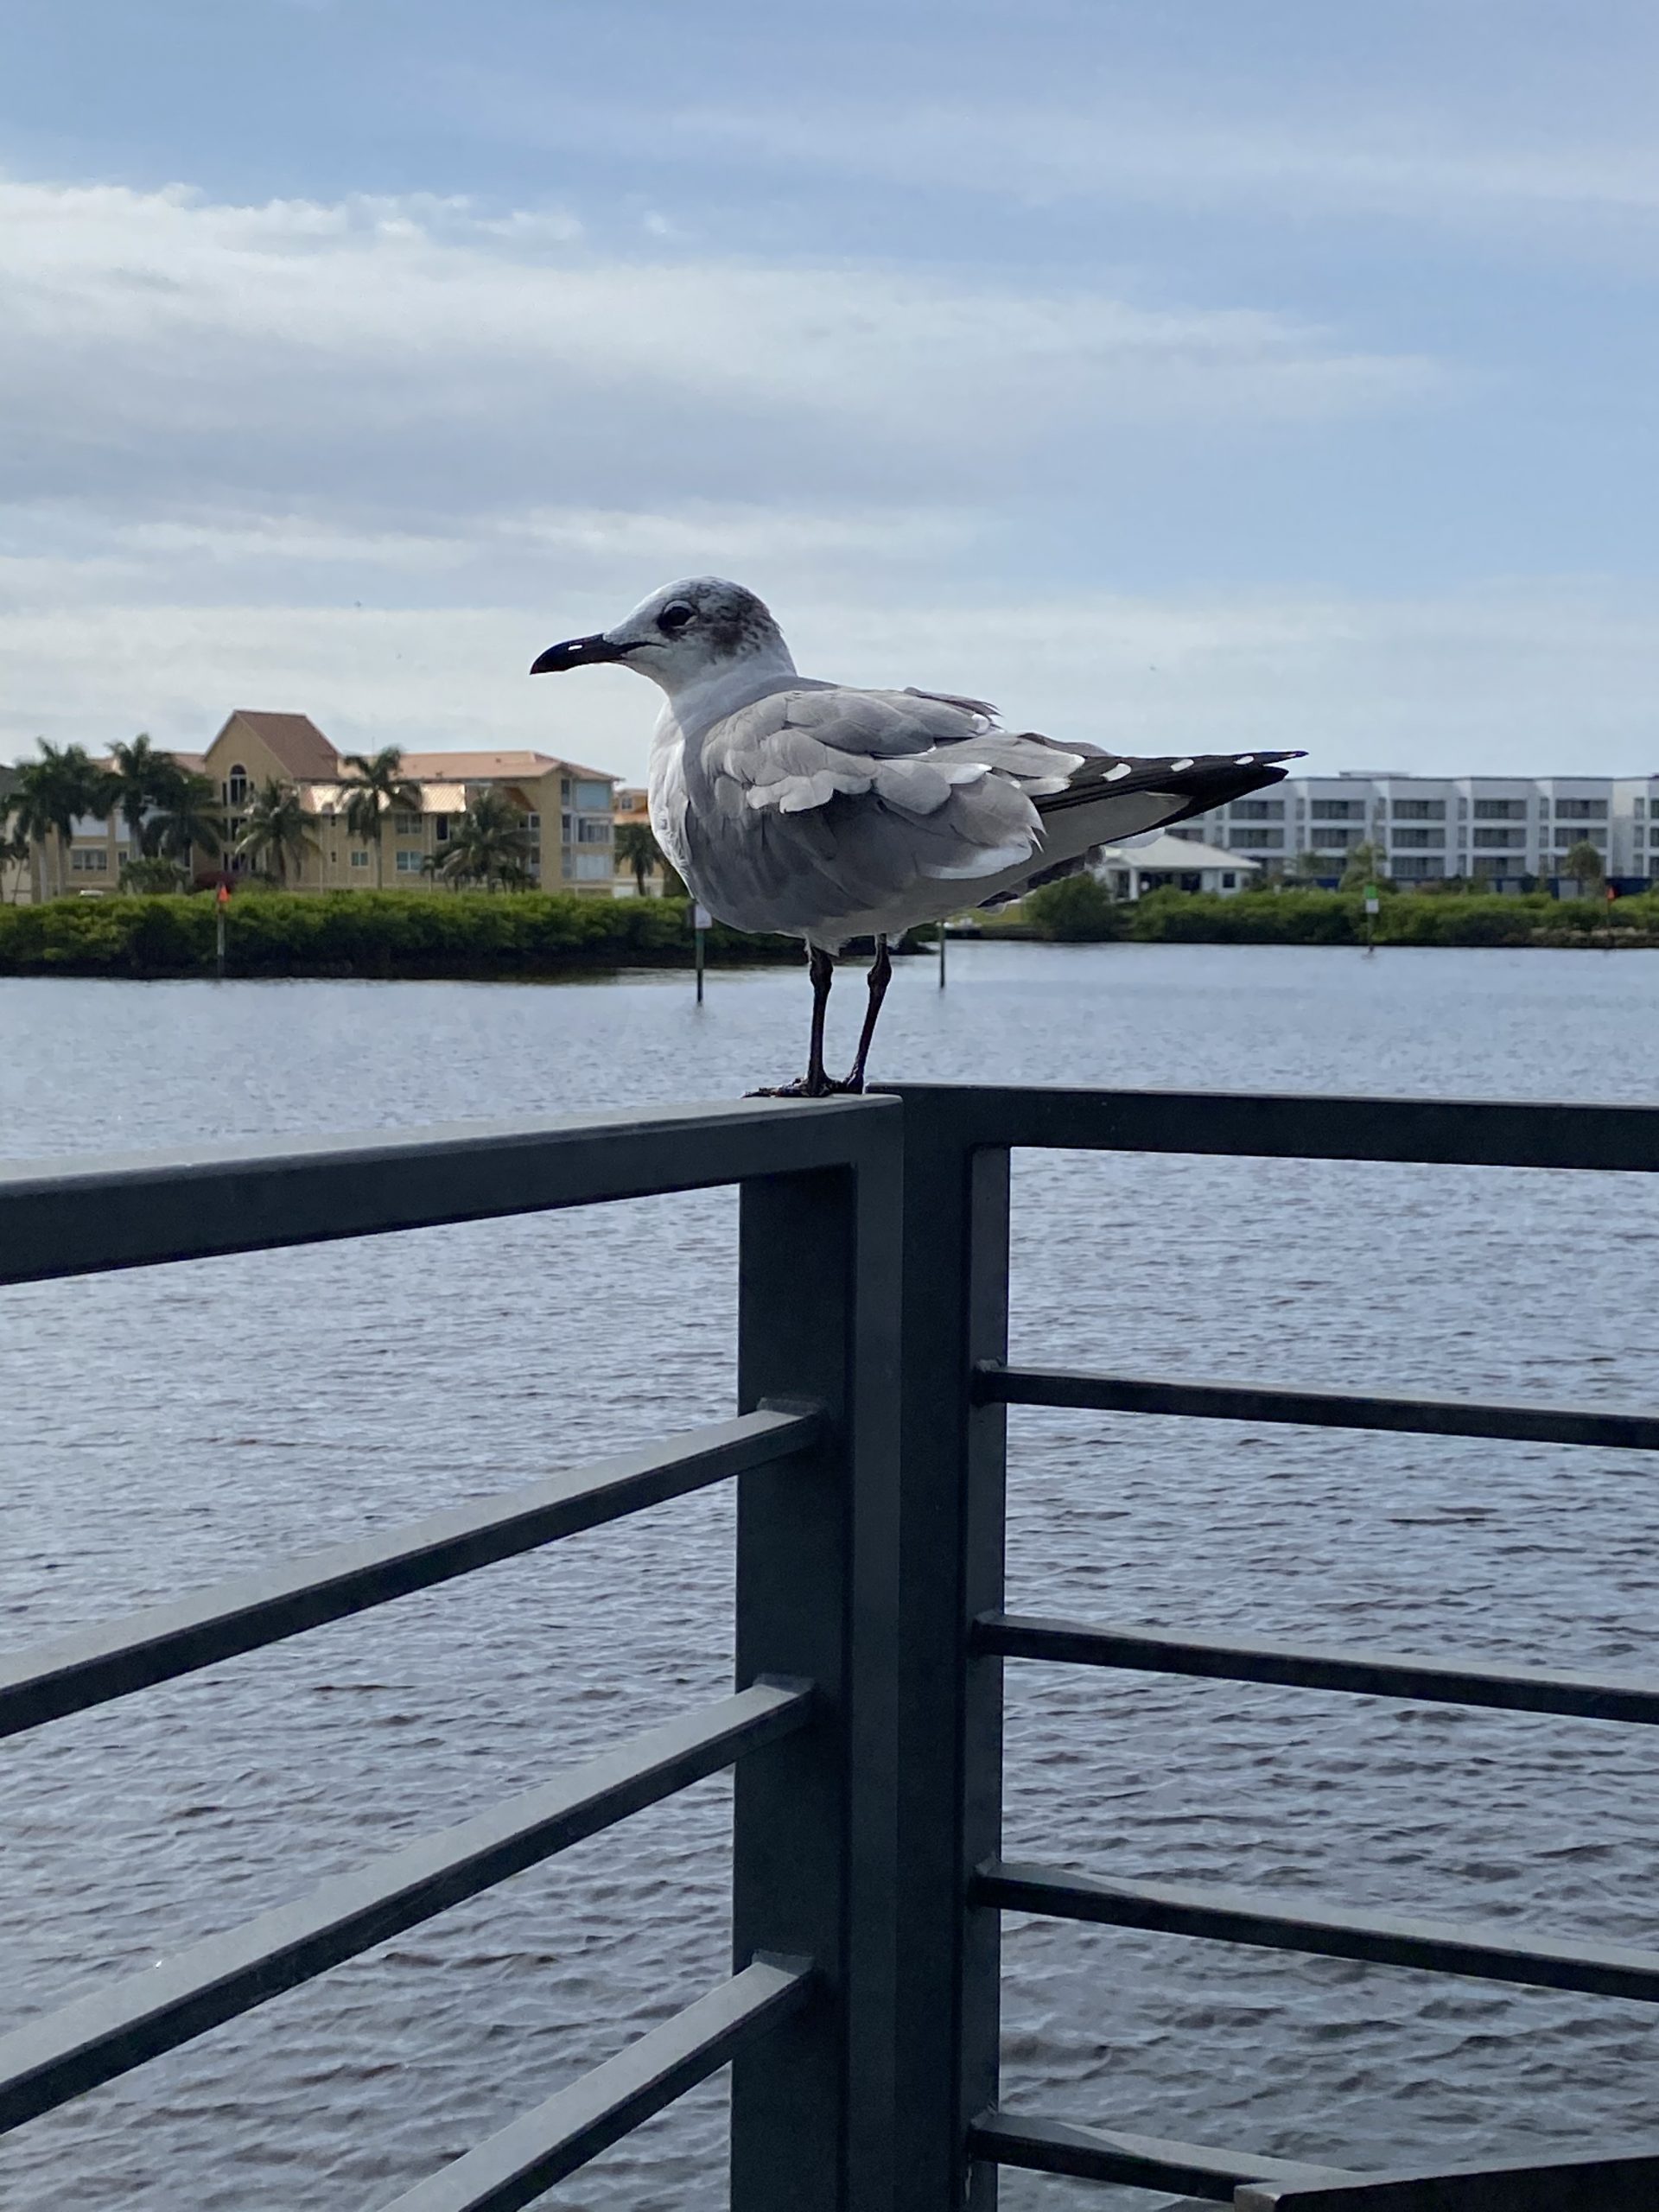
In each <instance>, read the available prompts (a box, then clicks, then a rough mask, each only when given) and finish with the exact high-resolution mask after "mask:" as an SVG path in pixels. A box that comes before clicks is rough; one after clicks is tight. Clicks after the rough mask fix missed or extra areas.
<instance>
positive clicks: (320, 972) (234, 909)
mask: <svg viewBox="0 0 1659 2212" xmlns="http://www.w3.org/2000/svg"><path fill="white" fill-rule="evenodd" d="M213 944H214V901H213V899H212V898H210V897H208V896H206V895H205V894H202V893H197V894H195V895H194V896H192V897H188V898H186V897H173V898H168V897H157V898H144V897H137V898H114V899H49V900H48V901H47V902H45V903H44V904H43V905H41V906H5V907H0V974H4V975H13V976H18V975H60V976H188V975H208V974H211V973H212V972H213V960H214V950H213ZM226 946H227V967H228V969H229V972H230V973H231V974H232V975H233V976H494V975H512V974H521V975H545V974H553V973H557V972H558V971H559V970H561V969H570V968H623V967H653V968H656V967H673V966H679V965H681V964H683V963H689V962H690V959H691V957H692V939H691V930H690V917H689V911H688V907H687V904H686V901H685V900H684V899H575V898H569V897H562V896H560V895H558V894H557V893H544V892H536V891H526V892H515V893H488V892H468V891H459V892H437V891H336V892H318V893H292V894H283V893H267V892H260V891H253V892H249V893H243V892H238V893H237V894H236V896H235V897H234V898H233V899H232V900H231V902H230V904H229V906H228V907H227V909H226ZM708 950H709V959H710V960H711V961H719V962H723V963H733V962H743V961H772V960H795V959H798V958H799V957H801V949H800V947H799V945H798V944H796V943H795V942H794V941H793V940H792V939H791V938H778V937H756V936H749V935H747V934H745V932H744V931H741V930H728V929H726V928H724V927H722V926H721V925H715V927H714V928H713V929H711V930H710V931H709V938H708Z"/></svg>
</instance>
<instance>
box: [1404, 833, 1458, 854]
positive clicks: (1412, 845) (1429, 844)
mask: <svg viewBox="0 0 1659 2212" xmlns="http://www.w3.org/2000/svg"><path fill="white" fill-rule="evenodd" d="M1394 849H1395V852H1396V853H1397V852H1402V851H1405V850H1410V851H1414V852H1443V851H1444V850H1445V849H1446V832H1445V830H1444V829H1396V830H1395V833H1394Z"/></svg>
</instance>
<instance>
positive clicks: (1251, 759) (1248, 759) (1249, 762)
mask: <svg viewBox="0 0 1659 2212" xmlns="http://www.w3.org/2000/svg"><path fill="white" fill-rule="evenodd" d="M1233 766H1235V767H1236V768H1254V767H1255V753H1240V754H1239V756H1238V758H1237V760H1235V761H1234V763H1233Z"/></svg>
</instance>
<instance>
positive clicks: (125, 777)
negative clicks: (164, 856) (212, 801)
mask: <svg viewBox="0 0 1659 2212" xmlns="http://www.w3.org/2000/svg"><path fill="white" fill-rule="evenodd" d="M110 757H111V760H112V761H113V763H114V766H113V768H112V769H111V772H110V779H109V785H110V799H111V805H112V808H113V810H114V811H115V812H116V813H117V814H118V815H119V816H120V817H121V819H122V820H123V821H124V823H126V825H127V849H128V852H129V853H130V855H131V857H132V858H133V859H134V860H135V861H137V860H144V859H147V858H150V857H152V856H153V852H154V848H153V844H152V842H151V839H150V837H149V836H148V835H147V834H146V831H145V826H144V817H145V816H146V815H148V814H149V813H150V812H151V811H152V810H153V809H154V808H155V807H156V805H157V804H159V803H160V802H161V801H162V799H163V798H165V797H166V796H167V794H168V791H169V790H170V789H171V787H172V785H173V784H174V782H175V779H177V777H178V775H179V773H180V770H179V766H178V763H177V762H176V761H175V760H171V759H169V758H168V755H167V754H166V753H157V752H156V748H155V747H154V746H153V745H152V744H151V743H150V741H149V736H148V735H147V734H146V733H145V732H144V731H143V730H140V731H139V733H138V734H137V737H135V738H134V739H133V741H132V742H131V744H130V745H116V746H112V747H111V748H110Z"/></svg>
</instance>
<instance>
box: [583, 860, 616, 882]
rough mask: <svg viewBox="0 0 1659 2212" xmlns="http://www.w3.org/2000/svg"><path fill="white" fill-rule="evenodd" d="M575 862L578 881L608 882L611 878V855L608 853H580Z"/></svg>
mask: <svg viewBox="0 0 1659 2212" xmlns="http://www.w3.org/2000/svg"><path fill="white" fill-rule="evenodd" d="M575 863H576V866H575V875H576V880H577V882H578V883H608V882H609V881H610V880H611V856H610V855H609V854H608V853H578V854H577V855H575Z"/></svg>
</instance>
